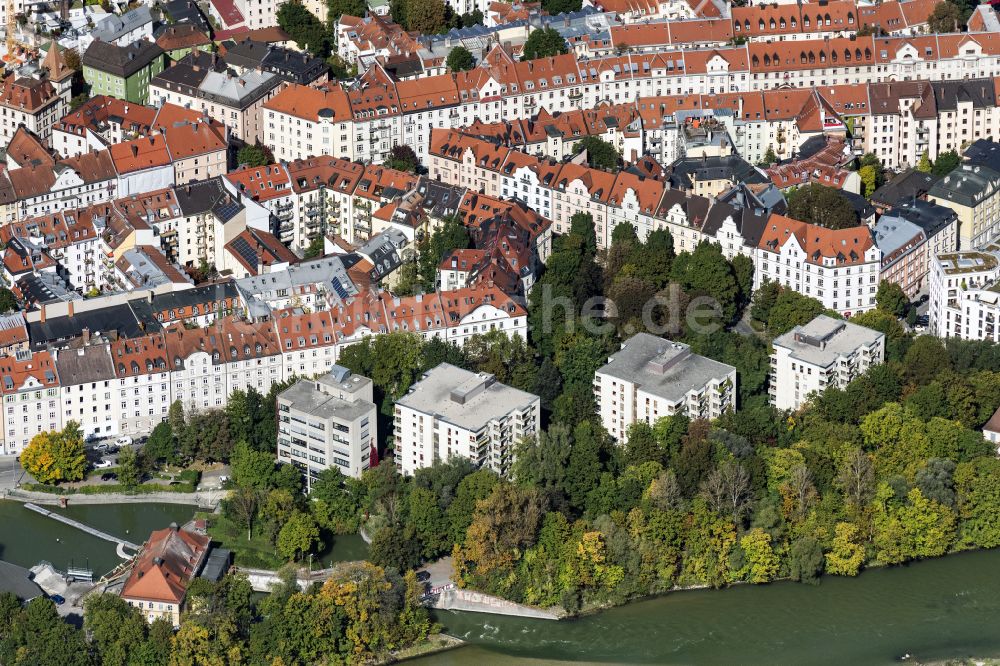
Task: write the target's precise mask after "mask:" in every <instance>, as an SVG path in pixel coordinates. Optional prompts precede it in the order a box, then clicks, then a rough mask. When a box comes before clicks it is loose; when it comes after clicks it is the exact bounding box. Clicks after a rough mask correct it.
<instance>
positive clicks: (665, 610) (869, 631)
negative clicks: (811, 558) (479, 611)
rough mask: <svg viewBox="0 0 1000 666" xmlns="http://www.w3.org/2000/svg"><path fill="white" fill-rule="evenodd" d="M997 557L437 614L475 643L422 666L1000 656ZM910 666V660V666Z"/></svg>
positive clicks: (986, 554)
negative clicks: (628, 599)
mask: <svg viewBox="0 0 1000 666" xmlns="http://www.w3.org/2000/svg"><path fill="white" fill-rule="evenodd" d="M998 574H1000V550H992V551H979V552H972V553H963V554H960V555H952V556H949V557H944V558H940V559H936V560H928V561H925V562H918V563H914V564H911V565H909V566H905V567H895V568H891V569H877V570H870V571H866V572H864V573H863V574H862V575H861V576H859V577H857V578H835V577H827V578H824V579H823V582H822V584H821V585H819V586H811V585H803V584H800V583H790V582H783V583H776V584H772V585H766V586H751V585H743V586H737V587H732V588H729V589H726V590H695V591H686V592H676V593H673V594H668V595H665V596H663V597H659V598H656V599H651V600H648V601H642V602H639V603H635V604H630V605H628V606H623V607H620V608H614V609H610V610H607V611H604V612H601V613H597V614H594V615H590V616H587V617H584V618H581V619H578V620H571V621H562V622H553V621H546V620H526V619H521V618H513V617H501V616H495V615H473V614H468V613H452V612H442V613H439V614H438V616H437V620H438V621H439V622H440V623H441V624H443V625H444V627H445V631H446V632H447V633H449V634H451V635H453V636H457V637H459V638H462V639H464V640H465V641H467V642H468V643H469V645H468V646H466V647H461V648H459V649H456V650H452V651H450V652H443V653H440V654H437V655H431V656H428V657H424V658H422V659H417V660H414V661H413V662H411V663H413V664H415V665H416V664H419V665H420V666H429V665H431V664H433V665H435V666H436V665H446V666H452V665H454V666H458V665H462V666H465V665H468V664H475V665H477V666H483V665H487V664H489V665H492V664H498V665H505V664H528V665H531V664H541V663H559V662H591V663H636V664H768V665H771V664H794V665H798V664H838V665H848V664H849V665H852V666H853V665H862V664H874V665H881V664H892V663H899V661H900V658H901V657H902V656H903V655H906V654H909V655H912V657H913V659H914V660H919V661H920V662H924V663H926V662H927V661H934V660H942V659H948V658H956V657H969V656H976V657H989V656H998V655H1000V575H998ZM904 663H905V662H904Z"/></svg>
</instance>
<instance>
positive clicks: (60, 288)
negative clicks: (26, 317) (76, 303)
mask: <svg viewBox="0 0 1000 666" xmlns="http://www.w3.org/2000/svg"><path fill="white" fill-rule="evenodd" d="M17 288H18V290H19V291H20V292H21V296H22V299H21V300H23V301H24V302H25V303H26V304H28V305H29V306H30V305H43V304H46V303H62V302H65V301H73V300H79V299H80V295H79V294H78V293H76V292H75V291H72V290H71V289H70V288H69V286H68V285H67V284H66V282H65V281H64V280H63V279H62V278H61V277H59V275H58V274H56V273H27V274H25V275H24V276H22V277H20V278H18V280H17Z"/></svg>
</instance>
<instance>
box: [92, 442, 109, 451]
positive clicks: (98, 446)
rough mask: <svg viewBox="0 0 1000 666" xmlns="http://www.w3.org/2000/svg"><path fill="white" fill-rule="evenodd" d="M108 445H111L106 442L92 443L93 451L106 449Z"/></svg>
mask: <svg viewBox="0 0 1000 666" xmlns="http://www.w3.org/2000/svg"><path fill="white" fill-rule="evenodd" d="M109 446H111V445H110V444H108V443H107V442H98V443H97V444H94V450H95V451H107V450H108V447H109Z"/></svg>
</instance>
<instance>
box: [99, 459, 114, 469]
mask: <svg viewBox="0 0 1000 666" xmlns="http://www.w3.org/2000/svg"><path fill="white" fill-rule="evenodd" d="M114 466H115V464H114V463H113V462H111V461H110V460H98V461H97V462H95V463H94V469H108V468H109V467H114Z"/></svg>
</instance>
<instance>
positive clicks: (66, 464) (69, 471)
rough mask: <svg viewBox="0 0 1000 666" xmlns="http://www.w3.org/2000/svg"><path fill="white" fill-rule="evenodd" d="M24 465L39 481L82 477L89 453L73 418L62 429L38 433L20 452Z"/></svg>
mask: <svg viewBox="0 0 1000 666" xmlns="http://www.w3.org/2000/svg"><path fill="white" fill-rule="evenodd" d="M21 465H23V466H24V469H25V470H26V471H27V472H28V474H31V476H33V477H34V478H35V480H36V481H38V482H39V483H59V482H60V481H79V480H80V479H82V478H83V473H84V471H85V470H86V467H87V456H86V454H85V453H84V451H83V433H82V432H81V430H80V425H79V424H78V423H76V422H75V421H70V423H69V424H68V425H67V426H66V427H65V428H63V429H62V430H52V431H48V432H40V433H38V434H37V435H35V436H34V437H33V438H32V439H31V442H29V443H28V446H26V447H25V448H24V451H22V452H21Z"/></svg>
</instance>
